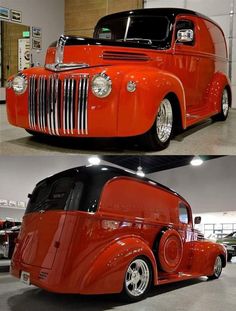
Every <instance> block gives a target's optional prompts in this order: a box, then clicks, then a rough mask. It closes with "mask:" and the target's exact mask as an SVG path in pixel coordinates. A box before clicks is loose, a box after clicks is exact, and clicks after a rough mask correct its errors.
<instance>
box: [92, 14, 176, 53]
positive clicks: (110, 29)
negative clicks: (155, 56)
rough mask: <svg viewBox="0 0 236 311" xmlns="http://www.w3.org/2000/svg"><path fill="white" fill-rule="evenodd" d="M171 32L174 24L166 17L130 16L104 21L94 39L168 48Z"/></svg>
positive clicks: (96, 31)
mask: <svg viewBox="0 0 236 311" xmlns="http://www.w3.org/2000/svg"><path fill="white" fill-rule="evenodd" d="M171 32H172V24H171V23H170V21H169V19H168V18H167V17H165V16H129V17H122V18H113V19H107V20H104V19H103V20H102V21H101V22H99V23H98V25H97V27H96V29H95V32H94V37H95V38H97V39H105V40H112V41H124V42H125V41H126V42H134V43H141V44H147V45H151V46H156V47H159V48H168V47H170V44H171Z"/></svg>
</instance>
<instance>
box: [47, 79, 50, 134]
mask: <svg viewBox="0 0 236 311" xmlns="http://www.w3.org/2000/svg"><path fill="white" fill-rule="evenodd" d="M50 88H51V77H50V78H49V79H48V83H47V124H48V132H49V133H50V134H51V120H50V111H51V99H50Z"/></svg>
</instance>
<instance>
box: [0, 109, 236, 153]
mask: <svg viewBox="0 0 236 311" xmlns="http://www.w3.org/2000/svg"><path fill="white" fill-rule="evenodd" d="M0 118H1V119H0V149H1V154H4V155H6V154H7V155H8V154H12V155H13V154H14V155H33V154H35V155H47V154H49V153H50V154H61V153H67V154H78V153H82V154H88V153H95V152H96V153H102V154H136V155H137V154H145V152H142V151H140V149H139V148H138V147H137V146H136V147H132V148H131V147H130V146H133V145H134V144H133V141H132V140H130V139H125V140H124V139H122V140H120V139H116V140H114V139H113V140H111V139H103V140H99V142H97V141H96V143H95V142H94V140H93V139H89V140H88V139H86V140H81V139H80V140H77V139H72V140H71V139H69V140H68V139H66V140H64V139H61V138H60V139H55V138H54V139H53V138H52V137H49V138H46V139H45V138H40V139H39V138H37V139H36V138H34V137H32V136H30V135H29V134H28V133H26V132H25V131H24V130H23V129H20V128H17V127H13V126H11V125H9V124H8V122H7V118H6V109H5V105H4V104H1V105H0ZM235 133H236V109H232V110H231V113H230V116H229V118H228V120H227V122H216V123H212V121H211V120H207V121H205V122H202V123H201V124H199V125H197V126H194V127H191V128H190V129H188V130H187V131H185V132H183V133H182V134H180V135H178V136H176V137H175V138H174V139H173V140H172V141H171V144H170V146H169V147H168V149H166V150H164V151H162V152H156V153H146V154H158V155H162V154H165V155H173V154H175V155H185V154H187V155H189V154H208V155H214V154H217V155H221V154H228V155H236V135H235Z"/></svg>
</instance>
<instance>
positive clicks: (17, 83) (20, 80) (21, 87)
mask: <svg viewBox="0 0 236 311" xmlns="http://www.w3.org/2000/svg"><path fill="white" fill-rule="evenodd" d="M27 86H28V81H27V78H26V77H25V75H23V74H22V73H21V74H17V75H16V76H15V77H14V78H13V80H12V81H11V87H12V89H13V91H14V92H15V94H17V95H21V94H23V93H24V92H25V91H26V89H27Z"/></svg>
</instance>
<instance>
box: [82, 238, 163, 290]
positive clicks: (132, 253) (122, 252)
mask: <svg viewBox="0 0 236 311" xmlns="http://www.w3.org/2000/svg"><path fill="white" fill-rule="evenodd" d="M137 256H145V257H147V258H148V259H149V261H150V263H151V265H152V269H153V275H154V280H153V281H154V284H156V283H157V268H156V260H155V257H154V255H153V252H152V251H151V249H150V248H149V246H148V245H147V244H146V243H145V242H144V241H143V240H142V239H140V238H139V237H126V238H123V239H121V240H118V241H116V242H115V243H112V244H111V245H109V246H108V247H107V248H106V249H104V250H103V252H101V253H100V254H99V255H98V257H97V258H96V260H95V261H94V262H93V264H92V266H91V267H90V269H89V270H88V271H87V273H86V274H85V275H84V278H83V280H82V281H81V280H78V282H79V283H80V284H81V285H80V288H81V291H80V292H81V293H83V294H104V293H120V292H121V291H122V289H123V282H124V277H125V272H126V269H127V267H128V265H129V263H130V262H131V261H132V260H133V259H134V258H136V257H137Z"/></svg>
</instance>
